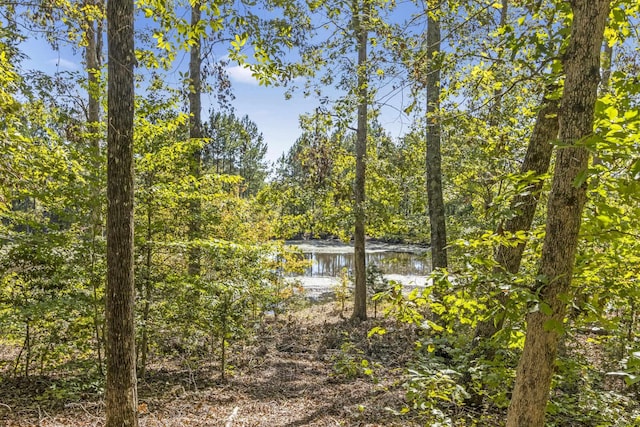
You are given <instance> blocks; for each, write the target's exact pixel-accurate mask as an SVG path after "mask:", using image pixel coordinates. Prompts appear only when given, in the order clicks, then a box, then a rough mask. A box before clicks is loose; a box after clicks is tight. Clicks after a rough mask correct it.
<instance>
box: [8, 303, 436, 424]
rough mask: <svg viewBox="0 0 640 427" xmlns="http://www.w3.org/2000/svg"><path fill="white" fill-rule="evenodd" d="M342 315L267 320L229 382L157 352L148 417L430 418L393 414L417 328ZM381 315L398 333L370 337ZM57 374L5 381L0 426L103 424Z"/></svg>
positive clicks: (238, 357)
mask: <svg viewBox="0 0 640 427" xmlns="http://www.w3.org/2000/svg"><path fill="white" fill-rule="evenodd" d="M339 314H340V313H339V312H338V310H337V309H336V305H335V303H333V304H325V305H318V306H313V307H311V308H308V309H305V310H302V311H300V312H298V313H296V314H291V315H287V316H285V317H283V318H280V319H278V320H275V319H273V320H271V321H268V322H266V323H265V325H264V326H263V327H262V329H261V330H260V331H259V333H258V335H257V338H256V340H255V342H253V343H251V344H249V345H245V346H244V347H242V348H238V347H236V348H234V349H233V357H232V359H231V360H230V363H231V364H232V365H233V366H234V368H233V373H232V374H231V375H228V378H227V379H226V380H225V381H222V380H221V378H220V374H219V370H218V369H217V367H216V366H215V365H214V364H213V363H209V362H206V363H205V362H202V361H200V362H199V363H197V364H193V363H192V364H188V363H185V361H184V360H182V361H181V360H170V361H169V360H162V361H159V360H155V361H154V363H153V364H152V365H151V366H150V368H149V370H148V374H147V376H146V377H145V379H143V380H141V381H140V384H139V387H138V394H139V408H138V411H139V415H140V418H139V419H140V426H149V427H151V426H225V427H240V426H243V427H249V426H265V427H267V426H269V427H296V426H371V427H373V426H417V425H424V424H423V423H420V420H419V419H416V418H407V417H406V416H401V415H397V412H396V414H394V411H400V410H401V409H402V408H403V406H404V405H405V403H404V390H403V389H402V383H403V378H402V376H403V372H404V369H403V368H404V366H405V364H406V362H407V360H408V359H407V358H408V357H409V356H410V355H411V353H412V352H411V348H412V346H413V342H414V339H415V337H413V336H412V334H413V332H412V331H411V329H409V328H406V327H404V326H400V325H395V324H393V323H390V322H389V321H381V320H369V321H367V322H365V323H364V324H360V325H353V324H350V323H349V322H345V321H344V320H343V319H341V317H340V316H339ZM381 323H383V324H384V326H385V327H386V328H396V332H398V333H394V334H387V335H384V336H374V337H372V338H371V339H367V336H366V334H367V331H368V330H369V329H370V328H371V327H373V326H375V325H379V324H381ZM341 348H342V350H345V349H346V350H347V351H346V352H344V351H342V352H341ZM362 359H367V360H368V361H369V362H370V364H369V366H368V367H371V368H372V369H373V373H372V374H366V373H364V372H363V369H362V365H361V360H362ZM66 380H67V381H68V379H66ZM57 381H60V380H59V379H55V378H50V377H47V378H35V377H32V378H31V379H30V380H29V381H26V380H24V379H19V378H14V379H11V378H9V379H4V380H2V381H1V382H0V426H7V427H9V426H11V427H14V426H15V427H17V426H102V425H104V401H103V398H102V396H101V395H100V394H87V395H86V396H83V397H82V398H81V399H80V400H78V399H75V400H68V399H67V400H65V399H59V398H55V399H54V398H52V397H51V396H53V395H55V390H56V387H57V385H56V382H57ZM66 384H68V382H67V383H66ZM52 390H53V392H52Z"/></svg>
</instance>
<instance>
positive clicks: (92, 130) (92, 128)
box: [85, 19, 103, 375]
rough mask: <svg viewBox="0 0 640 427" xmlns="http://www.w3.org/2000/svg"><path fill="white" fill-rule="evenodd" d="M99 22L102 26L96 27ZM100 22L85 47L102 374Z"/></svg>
mask: <svg viewBox="0 0 640 427" xmlns="http://www.w3.org/2000/svg"><path fill="white" fill-rule="evenodd" d="M96 26H97V27H98V28H97V30H96ZM101 29H102V28H101V27H100V26H99V25H96V22H95V21H93V20H91V19H88V20H87V30H86V37H87V46H86V48H85V61H86V65H87V81H88V90H87V92H88V107H87V128H88V130H89V135H90V136H89V143H90V155H91V166H92V169H93V172H92V174H93V180H92V184H93V185H94V186H95V188H94V194H92V195H91V196H90V200H91V204H92V206H91V262H90V271H89V281H90V283H91V289H92V291H93V308H94V313H93V327H94V334H95V340H96V353H97V358H98V372H99V373H100V375H102V373H103V371H102V338H101V337H100V317H99V309H98V306H99V303H98V287H99V286H100V275H99V274H98V272H97V271H96V270H95V266H96V258H97V256H98V254H97V239H98V236H99V235H102V215H101V214H102V200H101V198H100V196H99V195H100V193H101V192H100V191H99V186H100V169H101V168H100V137H99V132H100V96H99V91H100V78H99V76H100V65H101V64H100V51H99V48H100V42H99V40H100V38H101V37H102V31H101Z"/></svg>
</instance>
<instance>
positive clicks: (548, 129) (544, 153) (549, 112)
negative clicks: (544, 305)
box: [474, 86, 559, 357]
mask: <svg viewBox="0 0 640 427" xmlns="http://www.w3.org/2000/svg"><path fill="white" fill-rule="evenodd" d="M555 90H556V88H555V86H554V87H550V88H549V89H548V90H547V93H546V94H545V96H544V99H543V101H542V108H541V109H540V111H539V112H538V117H537V119H536V124H535V126H534V128H533V131H532V133H531V138H530V139H529V146H528V147H527V153H526V155H525V157H524V161H523V162H522V166H521V168H520V174H521V175H525V174H526V175H527V176H528V174H529V173H530V172H533V174H534V176H536V177H539V176H540V175H542V174H545V173H546V172H547V170H548V169H549V163H550V162H551V154H552V152H553V145H551V142H552V141H554V140H555V139H556V137H557V136H558V109H559V101H558V100H557V99H554V97H553V96H552V95H553V93H554V92H555ZM530 178H531V177H528V179H530ZM542 184H543V182H542V181H540V180H537V181H535V182H532V183H531V184H530V185H529V186H527V188H526V191H523V192H521V193H519V194H517V195H516V196H515V197H514V198H513V200H512V201H511V203H510V210H511V211H512V212H517V214H516V215H514V216H513V217H511V218H509V219H508V220H507V221H505V222H504V224H502V225H501V226H500V229H499V232H508V233H515V232H517V231H520V230H525V231H526V230H529V229H530V228H531V224H532V223H533V217H534V215H535V212H536V207H537V206H538V199H539V196H540V190H541V188H542ZM525 245H526V243H525V242H522V243H520V244H518V245H516V246H511V245H500V246H498V247H497V248H496V251H495V254H494V258H495V260H496V262H498V264H499V267H496V269H495V270H494V273H495V274H500V273H502V272H503V271H504V272H507V273H509V274H516V273H517V272H518V270H520V263H521V261H522V253H523V252H524V249H525ZM507 301H508V296H507V294H504V293H500V294H498V301H497V303H498V304H499V305H500V306H502V307H504V306H505V305H506V304H507ZM503 325H504V310H500V312H499V313H498V315H497V317H495V318H490V319H487V320H483V321H480V322H478V326H477V327H476V331H475V336H474V346H475V345H477V344H479V343H480V342H482V341H483V340H485V339H488V338H491V337H492V336H493V335H494V334H495V333H496V332H498V331H499V330H501V329H502V327H503ZM485 356H487V357H491V354H488V353H487V354H485Z"/></svg>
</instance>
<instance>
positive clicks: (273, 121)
mask: <svg viewBox="0 0 640 427" xmlns="http://www.w3.org/2000/svg"><path fill="white" fill-rule="evenodd" d="M22 51H23V52H24V53H25V54H26V55H27V56H28V59H27V60H26V61H25V62H24V64H23V65H24V68H25V69H34V70H39V71H43V72H45V73H47V74H54V73H55V72H57V71H81V70H82V69H83V64H82V58H81V56H79V55H74V53H73V51H72V49H70V48H69V47H64V46H61V47H60V51H54V50H53V49H51V47H50V46H49V45H48V44H47V42H46V41H44V40H37V39H30V40H27V41H25V43H24V44H23V45H22ZM227 72H228V74H229V77H230V78H231V81H232V83H233V93H234V95H235V100H233V101H232V105H233V107H234V108H235V111H236V114H237V115H239V116H243V115H245V114H246V115H248V116H249V117H250V118H251V120H253V121H254V122H255V123H256V124H257V125H258V129H259V130H260V132H262V134H263V135H264V138H265V141H266V142H267V144H268V152H267V160H269V161H275V160H277V158H278V157H280V155H281V154H282V153H283V152H285V151H286V150H288V148H289V147H291V145H293V143H294V142H295V141H296V139H297V138H298V136H299V135H300V129H299V126H298V116H299V115H300V114H303V113H306V112H310V111H313V110H314V109H315V107H316V106H317V102H316V101H315V100H313V99H311V98H304V97H303V96H302V94H298V93H294V95H293V97H292V98H291V99H290V100H285V98H284V92H285V89H283V88H279V87H264V86H259V85H258V82H257V81H256V80H255V79H254V78H253V77H251V73H250V71H248V70H247V69H244V68H241V67H239V66H230V67H229V68H228V69H227ZM212 102H215V99H213V96H211V95H208V94H204V95H203V115H206V114H207V113H208V111H209V107H210V105H211V104H212Z"/></svg>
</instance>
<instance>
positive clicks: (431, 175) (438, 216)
mask: <svg viewBox="0 0 640 427" xmlns="http://www.w3.org/2000/svg"><path fill="white" fill-rule="evenodd" d="M430 4H431V3H430ZM433 9H434V10H433V13H431V12H432V11H431V10H430V11H429V18H428V22H427V61H429V66H428V67H427V79H426V83H427V117H426V118H427V135H426V142H427V155H426V166H427V198H428V200H429V222H430V225H431V268H433V269H437V268H447V249H446V246H447V231H446V222H445V216H444V200H443V196H442V158H441V152H440V151H441V150H440V84H441V81H440V60H439V59H438V56H439V55H440V17H439V16H438V15H439V13H440V4H439V3H438V5H437V6H434V7H433Z"/></svg>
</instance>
